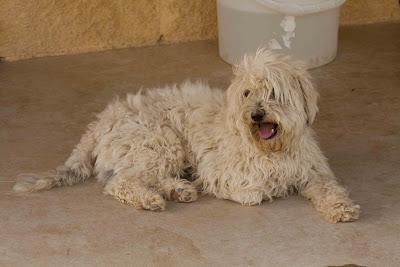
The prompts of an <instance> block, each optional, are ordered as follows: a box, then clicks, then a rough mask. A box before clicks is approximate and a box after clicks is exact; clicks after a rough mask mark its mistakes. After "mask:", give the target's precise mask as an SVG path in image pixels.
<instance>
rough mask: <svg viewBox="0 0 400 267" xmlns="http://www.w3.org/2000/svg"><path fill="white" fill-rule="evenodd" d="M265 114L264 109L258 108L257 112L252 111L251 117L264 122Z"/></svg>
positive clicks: (255, 120)
mask: <svg viewBox="0 0 400 267" xmlns="http://www.w3.org/2000/svg"><path fill="white" fill-rule="evenodd" d="M264 116H265V111H264V110H257V111H256V112H252V113H251V119H252V120H253V121H254V122H262V121H263V119H264Z"/></svg>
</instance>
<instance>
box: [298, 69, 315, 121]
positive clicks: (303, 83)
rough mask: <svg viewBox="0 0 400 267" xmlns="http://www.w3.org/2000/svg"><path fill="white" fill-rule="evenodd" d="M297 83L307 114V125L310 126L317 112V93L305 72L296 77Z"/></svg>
mask: <svg viewBox="0 0 400 267" xmlns="http://www.w3.org/2000/svg"><path fill="white" fill-rule="evenodd" d="M297 81H298V83H299V86H300V89H301V93H302V95H303V99H304V109H305V112H306V114H307V125H311V124H312V123H313V122H314V120H315V116H316V115H317V112H318V105H317V101H318V93H317V91H316V90H315V88H314V86H313V84H312V82H311V79H310V77H309V74H308V73H307V72H306V71H305V72H302V73H301V74H300V75H297Z"/></svg>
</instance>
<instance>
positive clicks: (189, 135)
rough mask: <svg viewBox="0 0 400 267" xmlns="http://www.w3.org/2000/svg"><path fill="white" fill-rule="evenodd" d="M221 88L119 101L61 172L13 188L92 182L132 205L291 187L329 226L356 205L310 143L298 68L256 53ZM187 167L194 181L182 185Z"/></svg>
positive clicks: (309, 116) (237, 197) (310, 92)
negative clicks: (92, 179) (95, 179)
mask: <svg viewBox="0 0 400 267" xmlns="http://www.w3.org/2000/svg"><path fill="white" fill-rule="evenodd" d="M234 74H235V78H234V79H233V81H232V84H231V85H230V86H229V88H228V90H227V92H226V93H225V92H223V91H221V90H216V89H211V88H210V87H208V86H207V85H206V84H203V83H190V82H186V83H184V84H182V85H181V86H173V87H166V88H160V89H154V90H149V91H146V92H145V93H140V92H139V93H138V94H136V95H128V96H127V98H126V100H124V101H120V100H116V101H114V102H113V103H111V104H110V105H109V106H108V107H107V108H106V109H105V110H104V111H103V112H102V113H100V114H99V115H98V117H97V120H96V121H94V122H93V123H91V124H90V125H89V127H88V130H87V132H86V133H85V134H84V135H83V137H82V138H81V140H80V142H79V144H78V145H77V146H76V148H75V149H74V150H73V151H72V154H71V156H70V157H69V158H68V160H67V161H66V162H65V164H64V166H63V167H62V168H58V169H57V170H56V172H55V173H54V174H53V175H49V176H47V177H41V178H38V179H33V180H28V181H22V182H19V183H17V184H16V185H15V186H14V189H15V190H16V191H25V192H26V191H38V190H41V189H49V188H52V187H54V186H62V185H73V184H76V183H78V182H83V181H85V180H86V179H88V178H89V177H91V176H96V177H97V179H98V180H99V181H100V182H103V183H104V184H105V188H104V192H105V193H107V194H110V195H112V196H114V197H115V198H116V199H118V200H120V201H121V202H124V203H128V204H131V205H133V206H134V207H136V208H141V209H148V210H164V209H165V205H166V201H165V199H167V200H177V201H181V202H191V201H194V200H196V199H197V194H198V192H197V188H196V186H195V184H199V185H202V191H203V192H204V193H207V194H211V195H214V196H216V197H217V198H224V199H230V200H233V201H236V202H239V203H241V204H243V205H256V204H260V203H261V202H262V201H263V200H272V199H273V198H274V197H283V196H286V195H287V194H288V193H290V192H293V191H297V192H299V193H300V194H301V195H303V196H305V197H306V198H308V199H310V200H311V202H312V203H313V204H314V206H315V208H316V209H317V210H318V211H320V212H321V213H322V214H323V215H324V217H325V218H326V219H327V220H328V221H331V222H340V221H343V222H344V221H352V220H355V219H357V218H358V216H359V212H360V208H359V206H358V205H355V204H354V203H353V201H352V200H351V199H350V198H349V196H348V193H347V191H346V190H345V189H344V188H343V187H342V186H341V185H340V184H339V183H338V182H337V180H336V178H335V176H334V174H333V173H332V171H331V170H330V168H329V166H328V163H327V161H326V159H325V157H324V156H323V154H322V152H321V151H320V149H319V147H318V144H317V142H316V141H315V139H314V133H313V130H312V129H311V125H312V123H313V121H314V118H315V115H316V113H317V111H318V108H317V93H316V91H315V90H314V88H313V86H312V83H311V82H310V79H309V75H308V73H307V72H306V70H305V68H304V66H302V65H301V63H298V62H292V61H291V60H290V59H289V58H287V57H285V56H280V55H275V54H273V53H271V52H270V51H268V50H262V49H261V50H259V51H258V52H257V53H256V54H255V55H252V56H246V57H245V58H244V60H243V61H242V63H241V64H239V65H238V66H236V68H235V70H234ZM190 169H191V171H192V176H193V177H195V179H196V180H195V182H193V183H192V182H191V181H190V179H189V180H188V179H183V176H184V175H185V170H190Z"/></svg>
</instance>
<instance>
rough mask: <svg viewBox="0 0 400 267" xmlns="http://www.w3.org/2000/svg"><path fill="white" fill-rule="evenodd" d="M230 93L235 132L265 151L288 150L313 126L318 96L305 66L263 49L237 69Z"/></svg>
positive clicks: (231, 115) (249, 57) (229, 106)
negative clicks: (306, 129) (294, 141)
mask: <svg viewBox="0 0 400 267" xmlns="http://www.w3.org/2000/svg"><path fill="white" fill-rule="evenodd" d="M234 74H235V78H234V79H233V81H232V84H231V85H230V87H229V88H228V92H227V101H228V103H227V106H228V109H227V112H228V114H227V115H228V121H229V123H230V126H231V128H232V130H234V131H237V132H238V133H239V134H240V135H242V136H243V137H244V138H245V139H247V140H248V141H250V142H251V143H254V144H255V145H256V146H257V147H258V148H260V149H262V150H264V151H278V150H282V149H285V148H288V147H289V146H290V144H291V142H292V141H293V140H296V139H298V138H297V137H299V135H301V134H302V133H303V132H304V130H305V128H306V127H308V126H309V125H311V124H312V123H313V121H314V119H315V115H316V113H317V111H318V107H317V98H318V94H317V92H316V91H315V89H314V88H313V85H312V83H311V81H310V77H309V74H308V72H307V71H306V69H305V67H304V65H303V64H301V63H299V62H295V61H292V60H290V58H289V57H287V56H282V55H277V54H274V53H272V52H271V51H269V50H265V49H260V50H258V51H257V52H256V54H255V55H250V56H249V55H247V56H245V57H244V59H243V61H242V62H241V63H240V64H239V65H237V66H235V68H234Z"/></svg>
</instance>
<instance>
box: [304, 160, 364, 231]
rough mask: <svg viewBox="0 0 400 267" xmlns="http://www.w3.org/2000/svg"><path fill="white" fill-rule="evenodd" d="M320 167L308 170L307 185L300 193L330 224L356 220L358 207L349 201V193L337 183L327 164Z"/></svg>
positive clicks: (358, 213)
mask: <svg viewBox="0 0 400 267" xmlns="http://www.w3.org/2000/svg"><path fill="white" fill-rule="evenodd" d="M324 163H325V162H324ZM322 165H323V166H322V167H321V168H317V167H315V166H313V167H312V168H311V169H310V170H309V175H308V177H307V178H308V180H307V183H306V184H305V185H304V186H303V187H301V188H300V193H301V194H302V195H303V196H305V197H306V198H308V199H309V200H311V202H312V203H313V204H314V207H315V208H316V209H317V210H318V211H319V212H321V213H322V214H323V215H324V217H325V218H326V219H327V220H328V221H330V222H332V223H337V222H348V221H354V220H357V219H358V217H359V215H360V206H359V205H356V204H354V202H353V201H352V200H351V199H350V197H349V193H348V192H347V190H346V189H345V188H344V187H343V186H342V185H340V184H339V183H338V181H337V180H336V178H335V176H334V174H333V173H332V172H331V170H330V169H329V167H328V166H327V164H322Z"/></svg>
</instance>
